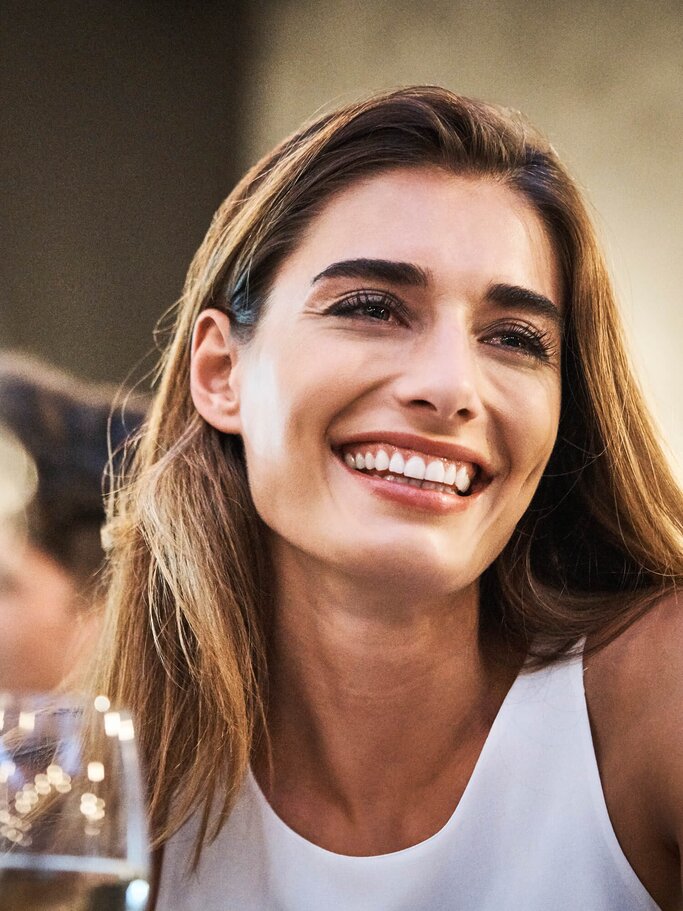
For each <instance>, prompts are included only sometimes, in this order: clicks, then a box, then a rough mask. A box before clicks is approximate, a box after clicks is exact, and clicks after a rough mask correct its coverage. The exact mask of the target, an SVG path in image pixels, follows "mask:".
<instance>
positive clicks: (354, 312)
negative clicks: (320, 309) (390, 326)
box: [327, 291, 408, 325]
mask: <svg viewBox="0 0 683 911" xmlns="http://www.w3.org/2000/svg"><path fill="white" fill-rule="evenodd" d="M327 313H328V314H330V315H331V316H349V317H354V318H357V319H364V320H370V321H372V322H382V323H400V324H402V325H405V324H406V323H407V322H408V312H407V310H406V308H405V306H404V305H403V304H402V303H401V301H399V300H398V298H396V297H394V296H393V295H392V294H387V292H386V291H354V292H353V293H352V294H349V295H347V296H346V297H344V298H342V299H341V300H339V301H336V302H335V303H334V304H332V306H331V307H329V308H328V310H327Z"/></svg>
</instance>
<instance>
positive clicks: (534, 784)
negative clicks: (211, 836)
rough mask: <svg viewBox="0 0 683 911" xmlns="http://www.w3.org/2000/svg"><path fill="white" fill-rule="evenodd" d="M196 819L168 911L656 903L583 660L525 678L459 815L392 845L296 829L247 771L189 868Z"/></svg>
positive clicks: (162, 903) (180, 856)
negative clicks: (639, 872)
mask: <svg viewBox="0 0 683 911" xmlns="http://www.w3.org/2000/svg"><path fill="white" fill-rule="evenodd" d="M196 825H197V820H196V819H194V818H193V819H190V820H189V822H188V823H187V824H186V825H185V826H184V828H183V829H181V830H180V831H179V832H178V833H177V834H176V835H175V836H174V837H173V838H172V839H171V840H170V841H169V843H168V844H167V846H166V850H165V852H164V862H163V869H162V877H161V888H160V894H159V901H158V904H157V909H158V911H455V909H458V911H656V909H657V907H658V906H657V905H656V904H655V902H654V901H653V900H652V898H651V897H650V896H649V894H648V893H647V891H646V890H645V887H644V886H643V885H642V883H641V882H640V880H639V879H638V878H637V877H636V875H635V873H634V872H633V869H632V868H631V866H630V865H629V863H628V861H627V860H626V857H625V856H624V854H623V852H622V850H621V848H620V846H619V843H618V841H617V838H616V836H615V834H614V830H613V829H612V825H611V823H610V819H609V816H608V814H607V807H606V805H605V800H604V797H603V793H602V787H601V784H600V777H599V774H598V767H597V763H596V759H595V753H594V750H593V742H592V738H591V732H590V726H589V722H588V712H587V709H586V700H585V696H584V690H583V667H582V662H581V659H580V658H576V659H574V660H572V661H571V662H569V663H566V664H560V665H556V666H552V667H550V668H546V669H544V670H542V671H536V672H533V673H524V674H520V676H519V677H518V678H517V680H516V681H515V683H514V684H513V686H512V687H511V689H510V691H509V692H508V694H507V697H506V698H505V701H504V702H503V705H502V706H501V708H500V711H499V713H498V715H497V717H496V719H495V721H494V723H493V726H492V727H491V731H490V733H489V736H488V738H487V740H486V743H485V744H484V748H483V750H482V752H481V755H480V757H479V760H478V762H477V765H476V767H475V769H474V772H473V774H472V777H471V779H470V781H469V784H468V785H467V788H466V790H465V793H464V794H463V796H462V798H461V800H460V802H459V804H458V806H457V808H456V809H455V812H454V813H453V815H452V816H451V818H450V819H449V820H448V822H447V823H446V824H445V825H444V826H443V828H442V829H440V830H439V831H438V832H437V833H436V834H435V835H433V836H432V837H431V838H428V839H427V840H426V841H423V842H420V843H419V844H417V845H414V846H412V847H410V848H406V849H404V850H402V851H396V852H395V853H393V854H383V855H380V856H376V857H348V856H345V855H340V854H333V853H331V852H330V851H326V850H324V849H323V848H320V847H318V846H317V845H315V844H312V843H311V842H309V841H306V839H304V838H302V837H301V836H300V835H297V834H296V832H294V831H293V830H292V829H290V828H289V827H288V826H287V825H285V823H284V822H282V820H281V819H280V818H279V817H278V816H277V815H276V814H275V812H274V811H273V810H272V808H271V807H270V805H269V804H268V802H267V801H266V799H265V797H264V796H263V794H262V792H261V791H260V789H259V787H258V785H257V783H256V781H255V780H254V778H253V776H252V775H251V774H249V775H248V776H247V779H246V781H245V784H244V787H243V789H242V793H241V796H240V798H239V800H238V802H237V804H236V806H235V808H234V810H233V812H232V814H231V815H230V818H229V819H228V822H227V823H226V825H225V827H224V828H223V830H222V831H221V833H220V834H219V836H218V838H217V839H216V841H215V842H214V843H213V844H211V845H210V846H209V847H206V848H204V851H203V853H202V859H201V863H200V866H199V869H198V870H197V872H196V873H189V872H188V865H189V859H190V856H191V853H192V845H193V842H194V837H195V833H196Z"/></svg>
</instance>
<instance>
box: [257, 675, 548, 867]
mask: <svg viewBox="0 0 683 911" xmlns="http://www.w3.org/2000/svg"><path fill="white" fill-rule="evenodd" d="M529 676H531V675H530V674H528V673H525V668H524V665H523V666H522V668H521V669H520V671H519V673H518V674H517V676H516V677H515V679H514V680H513V682H512V684H511V686H510V688H509V689H508V691H507V693H506V694H505V698H504V699H503V701H502V702H501V704H500V707H499V709H498V711H497V713H496V717H495V718H494V719H493V722H492V724H491V727H490V729H489V732H488V734H487V736H486V740H485V741H484V744H483V746H482V748H481V750H480V752H479V756H478V757H477V761H476V763H475V765H474V768H473V770H472V774H471V775H470V777H469V780H468V782H467V784H466V786H465V790H464V791H463V793H462V796H461V797H460V800H459V801H458V803H457V805H456V806H455V807H454V809H453V811H452V813H451V815H450V816H449V817H448V819H447V820H446V822H445V823H444V824H443V825H442V826H441V828H440V829H437V831H436V832H434V833H433V834H432V835H429V836H428V837H427V838H425V839H423V840H422V841H419V842H417V843H416V844H414V845H409V846H408V847H406V848H400V849H399V850H398V851H389V852H387V853H386V854H361V855H358V854H339V853H337V852H336V851H330V850H329V849H328V848H323V847H322V846H321V845H317V844H316V843H315V842H313V841H309V839H307V838H305V837H304V836H303V835H300V834H299V833H298V832H297V831H296V830H294V829H292V827H291V826H289V825H288V824H287V823H286V822H285V821H284V820H283V819H282V818H281V817H280V816H278V814H277V813H276V812H275V810H274V809H273V808H272V806H271V805H270V803H269V802H268V800H267V798H266V796H265V794H264V793H263V791H262V790H261V786H260V785H259V783H258V781H257V780H256V777H255V776H254V773H253V772H252V769H251V766H249V768H248V770H247V782H248V785H249V787H250V789H251V792H252V794H253V795H254V798H255V799H256V802H257V803H258V805H259V807H260V810H261V813H262V814H263V816H264V819H265V820H266V822H267V824H269V825H270V826H272V827H273V828H274V829H275V830H276V831H277V832H279V833H280V835H281V836H282V837H284V838H286V839H288V840H290V841H292V842H294V843H295V844H298V845H299V846H300V847H302V848H303V849H304V850H307V851H309V852H310V853H312V854H314V855H317V856H319V857H322V858H327V859H328V860H334V861H336V862H338V863H347V864H349V863H355V864H358V865H364V864H365V865H368V864H372V863H391V862H392V860H397V859H400V860H402V861H403V860H405V859H406V858H407V857H413V856H415V857H419V856H420V855H422V854H424V853H425V852H427V851H430V850H433V849H434V848H436V847H438V844H439V843H440V842H441V841H442V840H443V839H445V838H446V837H447V836H448V834H449V833H450V832H451V831H453V830H454V829H456V828H457V827H458V825H459V822H460V820H461V819H462V816H463V811H462V810H461V808H462V807H463V806H466V805H467V804H468V803H469V802H470V801H471V800H472V792H473V791H474V790H475V789H476V786H477V781H478V779H479V777H480V774H481V773H480V769H481V767H482V765H483V764H484V763H485V761H486V757H487V756H488V754H489V753H490V752H491V751H492V750H493V749H494V748H495V743H496V741H497V739H498V732H499V731H500V729H501V728H502V727H503V725H504V723H505V718H506V716H507V714H508V712H509V710H510V705H511V703H512V701H513V694H514V693H515V691H516V690H518V689H519V688H520V687H521V686H522V683H521V682H520V681H522V679H523V678H524V677H529Z"/></svg>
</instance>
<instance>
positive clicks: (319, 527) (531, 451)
mask: <svg viewBox="0 0 683 911" xmlns="http://www.w3.org/2000/svg"><path fill="white" fill-rule="evenodd" d="M561 311H562V305H561V287H560V277H559V270H558V265H557V262H556V257H555V255H554V251H553V249H552V246H551V243H550V241H549V238H548V236H547V233H546V231H545V229H544V227H543V226H542V224H541V222H540V219H539V218H538V216H537V215H536V214H535V213H534V212H533V211H532V209H531V208H530V207H529V206H528V205H527V203H526V202H525V200H524V199H523V198H522V197H521V196H520V195H518V194H517V193H516V192H514V191H513V190H511V189H509V188H507V187H505V186H503V185H502V184H501V183H499V182H496V181H493V180H482V179H470V178H464V177H459V176H454V175H452V174H449V173H446V172H444V171H441V170H439V169H436V168H419V169H408V168H406V169H397V170H394V171H390V172H387V173H383V174H380V175H378V176H374V177H370V178H368V179H365V180H363V181H359V182H357V183H355V184H353V185H352V186H350V187H349V188H348V189H346V190H345V191H343V192H341V193H340V194H339V195H337V196H336V197H334V198H333V199H331V200H330V201H329V202H328V203H327V205H326V206H325V207H324V208H323V210H322V212H321V214H320V215H319V216H318V217H317V218H316V219H315V220H314V221H313V222H312V223H311V225H310V227H309V229H308V231H307V232H306V235H305V236H304V238H303V240H302V241H301V243H300V244H299V246H298V248H297V249H296V250H295V252H294V253H293V254H292V255H291V256H290V257H289V258H288V259H287V260H286V261H285V262H284V264H283V266H282V267H281V268H280V270H279V272H278V273H277V276H276V279H275V282H274V285H273V288H272V292H271V294H270V296H269V299H268V303H267V307H266V309H265V312H264V315H263V316H262V319H261V322H260V324H259V326H258V329H257V331H256V334H255V336H254V338H253V340H252V341H251V342H250V343H249V344H248V345H247V346H245V347H244V348H242V349H241V350H240V354H239V357H238V358H237V362H236V365H235V367H234V369H233V373H232V377H231V382H232V385H233V388H234V390H235V394H236V397H237V400H238V404H239V409H238V422H239V426H238V430H239V432H240V433H241V435H242V437H243V440H244V445H245V453H246V461H247V468H248V474H249V484H250V487H251V492H252V495H253V499H254V502H255V505H256V508H257V510H258V512H259V514H260V515H261V517H262V518H263V520H264V522H265V523H266V525H267V526H268V527H269V528H270V529H271V531H272V540H273V547H274V554H275V558H276V559H278V558H284V557H285V556H287V557H289V558H294V559H298V560H304V561H308V562H309V564H310V565H311V566H316V565H317V566H318V567H320V566H326V567H333V568H335V569H336V570H338V571H341V572H343V573H346V574H351V575H352V576H354V577H363V578H364V579H365V580H371V579H374V580H376V581H377V582H378V584H381V585H383V586H384V585H386V584H387V583H388V582H390V581H393V582H397V583H399V584H400V585H401V586H402V588H403V590H405V589H406V586H408V587H410V588H412V587H413V586H416V587H419V588H421V589H422V590H425V587H426V588H427V589H429V590H432V591H434V592H437V591H438V592H440V593H447V592H453V591H457V590H459V589H462V588H464V587H466V586H468V585H470V584H471V583H472V582H473V581H474V580H476V579H477V578H478V576H479V575H480V574H481V572H482V571H483V570H484V569H485V568H486V567H487V566H488V565H489V564H490V563H491V562H492V561H493V560H494V558H495V557H496V556H497V555H498V554H499V553H500V551H501V550H502V548H503V546H504V545H505V543H506V542H507V541H508V539H509V538H510V535H511V534H512V531H513V529H514V527H515V525H516V523H517V521H518V520H519V518H520V517H521V515H522V514H523V513H524V511H525V510H526V508H527V506H528V505H529V501H530V500H531V497H532V495H533V493H534V490H535V489H536V486H537V484H538V482H539V479H540V477H541V474H542V472H543V469H544V467H545V465H546V463H547V461H548V458H549V456H550V453H551V450H552V448H553V444H554V442H555V436H556V432H557V426H558V417H559V409H560V369H559V368H560V363H559V357H560V339H561ZM368 456H369V458H368ZM425 475H426V477H425Z"/></svg>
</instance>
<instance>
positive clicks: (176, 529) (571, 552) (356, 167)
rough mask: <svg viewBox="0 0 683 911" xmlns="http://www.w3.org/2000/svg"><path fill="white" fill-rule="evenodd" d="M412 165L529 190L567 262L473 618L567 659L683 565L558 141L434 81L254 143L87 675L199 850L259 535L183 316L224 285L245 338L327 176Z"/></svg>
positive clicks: (161, 410)
mask: <svg viewBox="0 0 683 911" xmlns="http://www.w3.org/2000/svg"><path fill="white" fill-rule="evenodd" d="M421 166H432V167H433V166H437V167H440V168H443V169H445V170H446V171H448V172H452V173H456V174H460V175H465V176H468V177H474V178H480V179H484V180H494V181H498V182H500V183H502V184H504V185H507V186H509V187H511V188H513V189H514V190H515V191H517V192H518V193H519V194H521V195H522V196H523V197H524V198H525V199H526V201H527V202H528V203H529V204H530V205H531V206H532V207H533V209H534V210H535V211H536V212H537V213H538V215H539V217H540V218H541V220H542V221H543V223H544V225H545V226H546V229H547V231H548V232H549V236H550V237H551V239H552V241H553V244H554V248H555V250H556V253H557V256H558V259H559V262H560V265H561V270H562V278H563V283H564V296H565V304H566V313H567V319H566V330H565V335H564V340H563V351H562V408H561V417H560V426H559V434H558V437H557V444H556V446H555V449H554V452H553V454H552V457H551V459H550V461H549V464H548V466H547V470H546V472H545V474H544V477H543V478H542V480H541V482H540V485H539V487H538V490H537V493H536V495H535V497H534V499H533V501H532V503H531V505H530V507H529V509H528V510H527V512H526V514H525V515H524V516H523V517H522V519H521V521H520V522H519V524H518V526H517V528H516V529H515V531H514V533H513V535H512V537H511V539H510V541H509V542H508V544H507V546H506V547H505V549H504V550H503V552H502V553H501V554H500V555H499V556H498V558H497V559H496V560H495V561H494V563H493V564H492V565H491V566H490V567H489V568H488V569H487V570H486V572H485V573H484V576H483V578H482V580H481V622H482V629H488V630H489V631H493V632H495V634H496V636H497V638H498V641H499V642H503V643H505V642H507V643H509V644H510V646H511V647H514V648H515V649H520V648H522V649H524V650H525V651H526V652H527V653H529V654H530V655H531V656H532V658H533V659H534V660H535V662H536V664H537V665H538V664H542V663H548V662H551V661H556V660H560V659H561V658H562V657H563V656H564V655H566V654H567V653H568V652H569V651H570V650H571V648H572V647H573V646H575V645H576V644H577V643H578V642H579V641H580V640H581V639H582V637H586V636H588V637H592V638H591V641H595V642H596V643H597V645H596V647H599V645H601V644H604V643H605V642H606V641H607V640H608V639H609V638H610V637H613V636H614V635H616V634H617V633H618V632H619V631H620V630H621V629H622V628H624V627H625V626H626V625H628V624H629V623H631V622H633V620H634V619H635V618H636V617H637V616H639V614H640V613H642V612H643V611H645V610H647V608H648V607H649V606H650V605H651V604H652V603H653V602H654V600H655V599H656V598H657V597H658V596H660V595H661V594H662V592H663V591H665V590H666V589H667V588H671V587H673V586H674V585H675V584H676V582H677V581H678V580H679V579H680V578H681V575H683V561H682V558H681V546H680V545H681V538H682V516H683V508H682V507H683V502H682V498H681V493H680V490H679V488H678V486H677V484H676V482H675V480H674V478H673V477H672V474H671V472H670V469H669V467H668V466H667V463H666V459H665V457H664V455H663V453H662V450H661V448H660V446H659V444H658V442H657V436H656V433H655V431H654V430H653V427H652V424H651V421H650V418H649V417H648V412H647V408H646V407H645V405H644V403H643V400H642V397H641V394H640V392H639V390H638V387H637V384H636V381H635V379H634V377H633V374H632V372H631V369H630V367H629V363H628V358H627V356H626V353H625V348H624V344H623V341H622V334H621V329H620V324H619V317H618V313H617V308H616V304H615V300H614V294H613V291H612V287H611V284H610V280H609V277H608V273H607V269H606V267H605V263H604V261H603V257H602V255H601V252H600V249H599V246H598V243H597V241H596V237H595V234H594V231H593V228H592V227H591V223H590V219H589V217H588V214H587V211H586V207H585V204H584V203H583V201H582V199H581V195H580V193H579V191H578V189H577V187H576V185H575V183H574V182H573V180H572V178H571V177H570V175H569V174H568V173H567V171H566V169H565V168H564V166H563V165H562V164H561V162H560V161H559V160H558V157H557V155H556V154H555V152H554V150H553V149H552V147H551V146H550V145H549V144H548V142H547V141H546V140H545V139H544V138H543V137H542V136H540V135H539V134H538V133H537V132H536V131H535V130H534V129H533V128H532V127H531V126H530V125H529V124H528V123H527V122H526V121H525V120H524V119H523V118H522V117H521V115H519V114H517V113H515V112H510V111H505V110H502V109H499V108H497V107H494V106H492V105H489V104H484V103H481V102H478V101H473V100H470V99H467V98H463V97H461V96H458V95H455V94H453V93H451V92H449V91H446V90H444V89H441V88H436V87H412V88H406V89H400V90H397V91H393V92H389V93H385V94H381V95H377V96H374V97H371V98H369V99H367V100H364V101H361V102H359V103H356V104H350V105H348V106H346V107H343V108H340V109H339V110H335V111H333V112H332V113H330V114H327V115H325V116H323V117H321V118H319V119H317V120H316V121H314V122H312V123H310V124H308V125H306V126H304V127H303V128H302V129H301V130H299V131H298V132H297V133H295V134H294V135H293V136H291V137H289V138H288V139H286V140H285V141H284V142H282V143H281V144H280V145H279V146H278V147H277V148H276V149H275V150H274V151H273V152H271V153H270V154H269V155H266V156H265V157H264V158H263V159H262V160H261V161H260V162H259V163H258V164H256V165H255V166H254V167H253V168H252V169H251V170H250V171H249V172H248V173H247V174H246V175H245V177H244V178H243V179H242V180H241V182H240V183H239V184H238V185H237V186H236V187H235V189H234V190H233V191H232V193H231V194H230V195H229V196H228V198H227V199H226V200H225V202H224V203H223V204H222V206H221V207H220V208H219V210H218V212H217V213H216V215H215V217H214V219H213V222H212V224H211V226H210V228H209V231H208V233H207V235H206V238H205V240H204V242H203V243H202V245H201V247H200V248H199V250H198V252H197V254H196V256H195V257H194V260H193V261H192V264H191V266H190V269H189V273H188V276H187V281H186V283H185V287H184V290H183V294H182V297H181V299H180V301H179V302H178V304H177V305H176V307H175V308H174V311H173V319H174V324H173V327H172V331H171V337H170V341H169V344H168V346H167V348H166V350H165V352H164V354H163V357H162V360H161V364H160V367H159V373H158V376H157V392H156V398H155V401H154V403H153V407H152V410H151V415H150V419H149V424H148V427H147V429H146V431H145V433H144V435H143V436H142V437H141V439H140V441H139V446H138V449H137V453H136V456H135V459H134V468H133V471H132V473H131V474H130V475H129V476H128V477H125V478H123V479H122V480H121V481H120V482H119V483H118V485H117V486H116V490H115V492H114V495H113V497H112V499H111V502H110V513H109V533H110V539H111V542H112V553H111V560H110V589H109V610H108V627H109V629H108V634H107V636H106V639H105V641H106V652H105V654H104V656H103V658H102V659H101V661H100V671H99V674H98V681H97V686H98V688H99V689H100V690H104V691H105V692H107V693H109V694H110V696H112V698H114V699H115V700H118V701H120V702H122V703H125V704H127V705H128V706H129V707H130V708H131V709H132V710H133V712H134V713H135V714H136V715H137V717H138V718H140V719H143V724H142V725H141V726H140V744H141V750H142V754H143V758H144V760H145V762H146V764H147V767H148V768H149V769H150V771H151V774H150V775H149V809H150V818H151V831H152V837H153V842H154V844H155V845H161V844H163V842H164V841H165V840H166V839H167V838H168V837H169V836H170V835H171V834H172V833H173V832H174V831H175V830H176V829H177V828H178V827H179V826H180V825H181V824H182V822H183V821H184V820H185V819H187V817H188V816H189V815H190V814H191V813H192V812H194V811H195V810H197V809H200V811H202V812H203V817H202V819H203V822H202V825H201V827H200V835H199V840H198V842H197V850H196V855H195V859H197V858H198V856H199V850H200V849H201V845H202V844H203V843H204V840H205V839H206V838H211V837H212V836H213V835H215V834H216V833H217V831H219V829H220V826H221V825H222V824H223V822H224V821H225V819H226V817H227V815H228V813H229V811H230V808H231V806H232V803H233V801H234V798H235V796H236V793H237V790H238V788H239V786H240V783H241V781H242V779H243V776H244V774H245V770H246V768H247V765H248V762H249V758H250V755H251V752H252V750H253V747H254V743H255V742H256V740H257V739H258V738H259V736H261V735H262V734H263V733H264V730H265V727H264V717H265V706H266V700H267V682H268V663H267V639H268V626H269V624H268V617H269V614H270V611H271V610H272V604H271V594H270V588H269V583H270V573H269V565H268V553H267V548H266V544H265V535H264V533H263V528H262V526H261V523H260V520H259V517H258V515H257V514H256V511H255V508H254V505H253V502H252V499H251V496H250V492H249V486H248V483H247V475H246V470H245V462H244V453H243V447H242V444H241V440H240V439H239V438H237V437H232V436H226V435H223V434H221V433H220V432H218V431H217V430H215V429H214V428H212V427H211V426H209V425H208V424H207V423H206V422H205V421H203V420H202V419H201V418H200V416H199V415H198V414H197V412H196V411H195V409H194V407H193V404H192V400H191V397H190V382H189V367H190V339H191V333H192V329H193V326H194V324H195V321H196V319H197V316H198V314H199V313H200V312H201V311H202V310H203V309H204V308H206V307H218V308H220V309H222V310H223V311H224V312H225V313H227V314H228V316H229V318H230V321H231V325H232V330H233V332H234V333H236V334H237V336H238V338H240V339H241V340H243V341H244V343H248V342H249V339H250V337H251V336H252V334H253V333H254V331H255V329H256V327H257V325H258V320H259V314H260V313H261V311H262V308H263V307H264V306H265V305H266V304H267V300H268V292H269V288H270V287H271V284H272V282H273V278H274V276H275V274H276V270H277V268H278V266H279V264H280V263H281V262H282V261H283V260H284V259H285V258H286V257H287V256H288V255H289V254H290V253H291V251H292V250H293V249H294V248H295V246H296V244H297V242H298V241H299V239H300V237H301V235H302V232H303V231H304V230H305V229H306V228H307V226H308V225H309V224H310V222H311V220H312V219H313V218H314V217H315V215H316V214H317V213H318V212H319V211H320V209H321V207H322V206H323V205H324V204H325V203H326V202H328V201H329V199H330V197H331V196H332V195H333V194H335V193H337V192H339V191H341V190H343V189H345V188H346V187H348V186H349V185H350V184H351V183H352V182H353V181H355V180H357V179H359V178H361V177H367V176H368V175H373V174H377V173H379V172H382V171H386V170H389V169H392V168H397V167H402V168H405V167H421ZM214 798H217V805H218V807H219V810H220V811H219V812H218V813H217V814H216V815H215V817H214V816H213V811H212V810H211V808H212V804H213V805H214V807H215V803H214ZM210 811H211V812H210Z"/></svg>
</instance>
